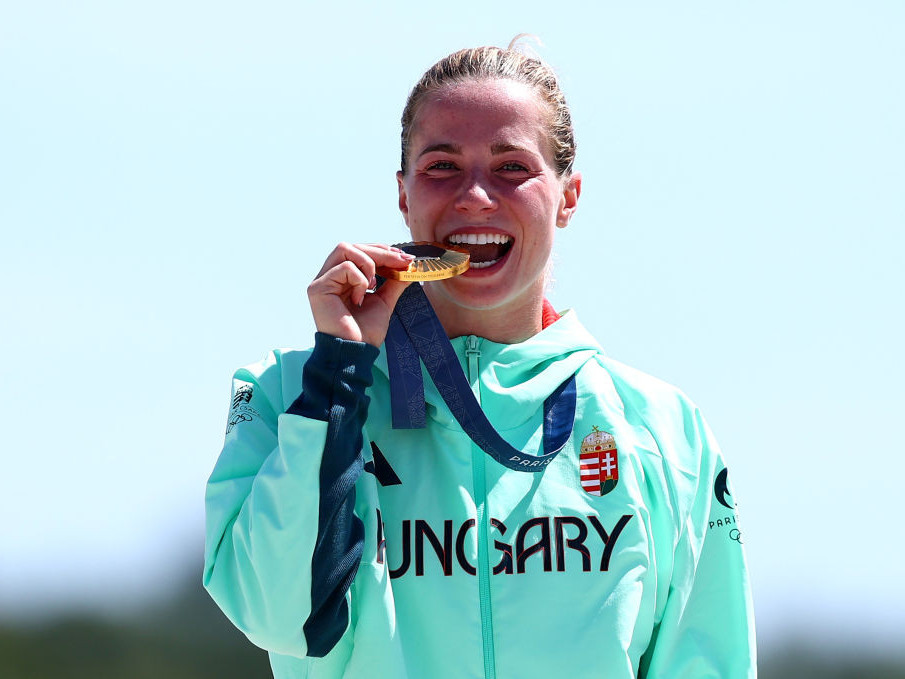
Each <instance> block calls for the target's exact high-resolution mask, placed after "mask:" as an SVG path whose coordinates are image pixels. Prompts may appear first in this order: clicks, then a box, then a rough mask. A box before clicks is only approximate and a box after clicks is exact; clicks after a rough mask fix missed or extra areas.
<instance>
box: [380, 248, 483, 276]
mask: <svg viewBox="0 0 905 679" xmlns="http://www.w3.org/2000/svg"><path fill="white" fill-rule="evenodd" d="M393 247H397V248H399V249H400V250H402V251H404V252H407V253H409V254H410V255H415V259H414V260H412V262H411V264H409V268H408V269H402V270H401V271H400V270H398V269H389V268H386V267H380V268H378V269H377V273H378V274H380V275H381V276H383V277H384V278H392V279H394V280H397V281H439V280H443V279H444V278H452V277H453V276H458V275H459V274H460V273H465V272H466V271H468V259H469V258H468V251H467V250H463V249H462V248H455V247H447V246H445V245H441V244H440V243H430V242H428V241H418V242H416V243H397V244H396V245H394V246H393Z"/></svg>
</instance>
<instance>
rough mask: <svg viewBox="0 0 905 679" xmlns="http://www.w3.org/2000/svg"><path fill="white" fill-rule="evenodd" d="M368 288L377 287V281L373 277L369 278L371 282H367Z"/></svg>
mask: <svg viewBox="0 0 905 679" xmlns="http://www.w3.org/2000/svg"><path fill="white" fill-rule="evenodd" d="M368 287H369V288H376V287H377V279H376V278H375V277H374V276H371V280H369V281H368Z"/></svg>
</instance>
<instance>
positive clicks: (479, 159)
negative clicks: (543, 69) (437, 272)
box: [397, 80, 581, 310]
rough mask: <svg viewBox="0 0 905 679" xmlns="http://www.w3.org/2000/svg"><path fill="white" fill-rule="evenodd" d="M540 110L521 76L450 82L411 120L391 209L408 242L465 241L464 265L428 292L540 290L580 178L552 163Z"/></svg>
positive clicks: (479, 296)
mask: <svg viewBox="0 0 905 679" xmlns="http://www.w3.org/2000/svg"><path fill="white" fill-rule="evenodd" d="M547 119H548V113H547V111H546V109H545V108H544V106H543V104H542V102H541V101H540V100H539V99H538V97H537V95H536V94H535V93H534V92H533V91H532V90H531V89H530V88H529V87H528V86H527V85H524V84H522V83H518V82H514V81H510V80H484V81H477V82H466V83H460V84H455V85H449V86H447V87H445V88H443V89H441V90H440V91H439V92H437V93H436V94H434V95H431V96H430V97H429V98H427V99H426V100H425V101H424V103H423V104H422V105H421V108H420V110H419V111H418V114H417V116H416V118H415V121H414V125H413V128H412V130H413V131H412V136H411V143H410V146H409V153H410V155H409V162H408V168H407V171H406V173H405V174H404V175H403V174H402V173H401V172H400V173H398V175H397V179H398V183H399V209H400V210H401V211H402V214H403V216H404V218H405V222H406V224H407V225H408V227H409V229H410V230H411V233H412V239H413V240H416V241H420V240H426V241H437V242H442V243H448V244H453V245H459V246H464V247H467V248H468V249H469V251H470V252H471V261H472V266H471V268H470V269H469V270H468V271H467V272H466V273H464V274H462V275H461V276H458V277H456V278H452V279H449V280H447V281H443V282H442V283H440V284H434V285H433V286H432V291H433V292H434V293H436V294H440V295H443V296H444V297H445V298H446V299H447V300H448V301H451V302H452V303H454V304H456V305H457V306H460V307H465V308H467V309H500V310H502V308H503V307H505V306H506V305H508V304H511V303H513V302H519V301H524V300H525V298H526V297H532V296H536V297H537V298H538V299H539V298H540V297H541V296H542V295H543V292H544V285H545V269H546V266H547V262H548V260H549V258H550V252H551V250H552V247H553V235H554V232H555V231H556V228H557V227H560V228H561V227H565V226H566V225H567V224H568V223H569V220H570V218H571V216H572V214H573V212H574V211H575V208H576V204H577V201H578V195H579V192H580V188H581V178H580V176H579V175H577V174H574V175H572V176H571V177H570V178H567V179H565V180H564V179H561V178H559V177H558V176H557V175H556V171H555V170H554V168H553V157H552V152H551V147H550V142H549V140H548V137H549V134H548V131H547V124H546V123H547Z"/></svg>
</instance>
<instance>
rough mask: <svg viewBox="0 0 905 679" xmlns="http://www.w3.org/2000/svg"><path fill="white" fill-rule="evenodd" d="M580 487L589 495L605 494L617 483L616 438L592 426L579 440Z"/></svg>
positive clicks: (617, 459)
mask: <svg viewBox="0 0 905 679" xmlns="http://www.w3.org/2000/svg"><path fill="white" fill-rule="evenodd" d="M579 465H580V474H581V487H582V488H583V489H584V490H586V491H587V492H588V493H590V494H591V495H606V494H607V493H609V492H610V491H611V490H613V488H615V487H616V484H617V483H619V454H618V451H617V450H616V439H614V438H613V435H612V434H610V433H609V432H606V431H600V429H598V428H597V427H594V431H592V432H591V433H590V434H589V435H588V436H586V437H585V438H584V440H583V441H582V442H581V456H580V457H579Z"/></svg>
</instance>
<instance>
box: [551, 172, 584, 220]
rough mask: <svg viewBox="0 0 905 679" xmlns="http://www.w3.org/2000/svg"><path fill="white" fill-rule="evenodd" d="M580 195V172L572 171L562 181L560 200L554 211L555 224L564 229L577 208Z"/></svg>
mask: <svg viewBox="0 0 905 679" xmlns="http://www.w3.org/2000/svg"><path fill="white" fill-rule="evenodd" d="M580 195H581V173H580V172H573V173H572V174H571V175H570V176H569V178H568V179H566V180H565V182H564V183H563V189H562V200H560V202H559V210H558V211H557V213H556V226H558V227H559V228H560V229H564V228H566V227H567V226H568V225H569V220H570V219H572V215H574V214H575V210H577V209H578V197H579V196H580Z"/></svg>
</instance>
